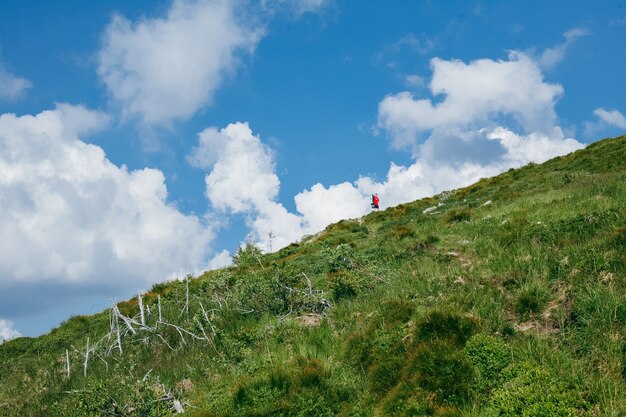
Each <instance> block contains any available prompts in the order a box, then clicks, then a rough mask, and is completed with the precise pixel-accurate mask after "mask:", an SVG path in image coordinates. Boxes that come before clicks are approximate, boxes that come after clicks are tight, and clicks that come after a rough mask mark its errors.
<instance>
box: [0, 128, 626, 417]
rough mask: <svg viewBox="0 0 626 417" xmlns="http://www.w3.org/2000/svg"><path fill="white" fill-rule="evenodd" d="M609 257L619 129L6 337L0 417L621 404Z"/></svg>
mask: <svg viewBox="0 0 626 417" xmlns="http://www.w3.org/2000/svg"><path fill="white" fill-rule="evenodd" d="M625 251H626V136H623V137H620V138H616V139H607V140H604V141H600V142H596V143H594V144H592V145H590V146H588V147H587V148H586V149H585V150H582V151H578V152H575V153H573V154H571V155H568V156H564V157H560V158H556V159H553V160H551V161H548V162H547V163H545V164H542V165H535V164H530V165H528V166H526V167H523V168H521V169H517V170H510V171H508V172H506V173H504V174H502V175H500V176H498V177H494V178H490V179H484V180H481V181H480V182H478V183H476V184H474V185H472V186H469V187H467V188H463V189H459V190H454V191H450V192H445V193H442V194H440V195H438V196H435V197H432V198H426V199H422V200H419V201H416V202H413V203H409V204H403V205H400V206H397V207H394V208H390V209H388V210H385V211H381V212H376V213H371V214H370V215H368V216H366V217H364V218H362V219H359V220H351V221H341V222H339V223H337V224H334V225H331V226H329V227H328V228H327V229H326V230H325V231H323V232H321V233H319V234H318V235H316V236H311V237H306V238H305V239H303V241H302V242H300V243H299V244H292V245H290V246H289V247H287V248H284V249H282V250H280V251H278V252H276V253H273V254H262V253H260V251H258V250H257V249H256V248H255V247H253V246H249V247H247V248H246V249H245V250H243V251H240V253H238V254H237V256H236V258H235V264H234V266H232V267H230V268H227V269H222V270H219V271H210V272H207V273H205V274H203V275H201V276H199V277H189V278H190V279H189V281H188V288H189V291H188V294H187V290H186V286H187V282H186V281H185V280H181V281H175V282H169V283H165V284H159V285H155V286H154V287H153V288H152V290H151V291H150V292H149V293H147V294H144V295H143V297H142V300H141V303H142V305H143V307H144V308H143V310H144V313H143V317H144V318H143V321H144V324H143V325H142V324H141V321H142V318H141V311H140V307H139V300H138V299H137V298H134V299H131V300H129V301H127V302H123V303H119V304H118V305H117V308H116V309H113V308H112V309H110V310H107V311H104V312H102V313H100V314H97V315H94V316H79V317H73V318H71V319H69V320H68V321H66V322H65V323H63V324H62V325H61V326H59V327H58V328H56V329H55V330H53V331H52V332H51V333H50V334H48V335H45V336H41V337H38V338H19V339H15V340H12V341H9V342H6V343H4V344H2V345H0V415H2V416H42V415H45V416H48V415H50V416H73V417H81V416H169V415H173V414H174V413H175V410H176V409H179V410H180V409H184V410H185V411H184V412H185V414H184V415H190V416H198V417H199V416H216V417H217V416H219V417H226V416H257V417H260V416H285V417H286V416H294V417H295V416H302V417H304V416H345V417H348V416H350V417H357V416H385V417H387V416H389V417H391V416H621V415H626V256H625V253H626V252H625ZM159 316H160V317H161V318H160V319H159ZM118 334H119V340H118ZM66 352H67V353H66ZM86 352H88V355H86ZM68 358H69V363H70V369H69V376H68V370H67V359H68ZM85 373H86V376H85Z"/></svg>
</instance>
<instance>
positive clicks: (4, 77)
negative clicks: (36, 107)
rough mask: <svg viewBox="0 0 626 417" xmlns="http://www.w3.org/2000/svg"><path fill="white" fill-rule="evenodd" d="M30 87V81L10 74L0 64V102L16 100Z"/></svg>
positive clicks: (0, 63)
mask: <svg viewBox="0 0 626 417" xmlns="http://www.w3.org/2000/svg"><path fill="white" fill-rule="evenodd" d="M31 87H32V83H31V82H30V81H28V80H27V79H25V78H21V77H18V76H16V75H14V74H12V73H10V72H9V71H8V70H7V69H5V68H4V66H3V65H2V62H0V101H14V100H17V99H19V98H21V97H23V96H24V93H25V92H26V90H28V89H29V88H31Z"/></svg>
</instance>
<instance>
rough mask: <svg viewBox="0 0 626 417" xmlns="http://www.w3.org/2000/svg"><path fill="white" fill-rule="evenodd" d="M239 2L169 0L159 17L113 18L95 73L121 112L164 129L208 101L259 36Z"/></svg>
mask: <svg viewBox="0 0 626 417" xmlns="http://www.w3.org/2000/svg"><path fill="white" fill-rule="evenodd" d="M238 4H239V2H236V1H234V0H174V1H173V2H172V4H171V7H170V8H169V9H168V10H167V12H166V14H165V16H163V17H158V18H151V19H148V18H144V19H142V20H139V21H137V22H131V21H129V20H128V19H127V18H125V17H123V16H120V15H116V16H114V17H113V19H112V21H111V22H110V24H109V25H108V27H107V28H106V31H105V33H104V35H103V38H102V48H101V50H100V52H99V53H98V74H99V76H100V77H101V79H102V81H103V82H104V84H105V85H106V87H107V89H108V90H109V92H110V94H111V96H112V97H113V99H114V101H115V102H117V103H118V104H120V105H121V107H122V111H123V114H124V115H126V116H128V117H138V118H139V119H140V120H142V121H143V122H145V123H147V124H166V123H168V122H170V121H172V120H175V119H186V118H188V117H190V116H192V115H193V114H194V113H195V112H196V111H197V110H198V109H199V108H201V107H202V106H204V105H206V104H208V103H210V102H211V100H212V97H213V95H214V93H215V91H216V90H217V88H218V87H219V85H220V83H221V81H222V79H223V77H224V75H225V74H227V73H229V72H232V71H233V70H234V69H235V68H236V67H237V65H238V63H239V61H240V58H241V56H242V55H245V54H249V53H251V52H252V51H253V50H254V48H255V46H256V45H257V43H258V41H259V40H260V39H261V37H262V35H263V29H262V28H261V27H260V26H258V25H256V24H254V23H252V22H251V21H249V20H248V21H245V19H244V13H242V12H241V11H239V10H238V9H237V5H238Z"/></svg>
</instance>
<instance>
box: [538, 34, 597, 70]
mask: <svg viewBox="0 0 626 417" xmlns="http://www.w3.org/2000/svg"><path fill="white" fill-rule="evenodd" d="M587 35H589V32H587V31H586V30H584V29H580V28H574V29H570V30H568V31H567V32H565V33H564V34H563V37H564V38H565V41H564V42H563V43H561V44H560V45H557V46H555V47H554V48H548V49H546V50H545V51H543V53H542V54H541V56H540V57H539V60H538V61H539V65H540V66H541V68H545V69H549V68H552V67H554V66H555V65H557V64H558V63H559V62H561V61H562V60H563V58H565V53H566V52H567V49H568V48H569V47H570V46H571V45H572V44H573V43H574V42H575V41H576V40H577V39H579V38H582V37H585V36H587Z"/></svg>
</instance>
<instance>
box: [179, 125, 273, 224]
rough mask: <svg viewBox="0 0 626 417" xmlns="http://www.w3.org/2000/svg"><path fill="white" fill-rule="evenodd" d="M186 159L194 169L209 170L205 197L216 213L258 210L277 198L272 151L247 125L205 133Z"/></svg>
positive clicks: (211, 130) (230, 126)
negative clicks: (215, 209) (218, 211)
mask: <svg viewBox="0 0 626 417" xmlns="http://www.w3.org/2000/svg"><path fill="white" fill-rule="evenodd" d="M188 160H189V162H190V163H191V164H192V165H194V166H196V167H200V168H209V167H212V169H211V172H210V174H209V175H207V176H206V179H205V181H206V195H207V198H208V199H209V200H210V201H211V204H212V205H213V207H215V208H217V209H218V210H222V211H225V210H229V211H231V212H233V213H242V212H249V211H254V210H260V209H262V208H263V207H264V206H265V205H266V204H267V202H268V201H273V200H274V199H275V198H276V196H277V195H278V189H279V186H280V181H279V180H278V177H277V176H276V174H275V173H274V160H273V156H272V152H271V150H270V149H269V148H268V147H267V146H265V145H264V144H263V143H262V142H261V140H260V139H259V137H258V136H254V135H253V134H252V130H251V129H250V127H249V126H248V124H247V123H233V124H230V125H228V126H227V127H225V128H224V129H222V130H221V131H218V130H217V129H216V128H208V129H206V130H204V131H203V132H202V133H200V135H199V144H198V146H197V147H196V148H195V149H194V150H193V151H192V153H191V154H190V156H189V158H188Z"/></svg>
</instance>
